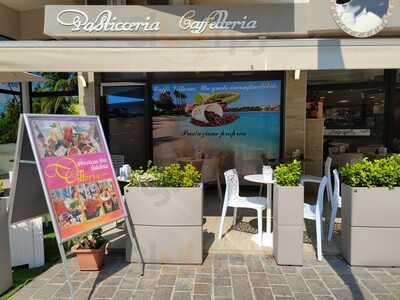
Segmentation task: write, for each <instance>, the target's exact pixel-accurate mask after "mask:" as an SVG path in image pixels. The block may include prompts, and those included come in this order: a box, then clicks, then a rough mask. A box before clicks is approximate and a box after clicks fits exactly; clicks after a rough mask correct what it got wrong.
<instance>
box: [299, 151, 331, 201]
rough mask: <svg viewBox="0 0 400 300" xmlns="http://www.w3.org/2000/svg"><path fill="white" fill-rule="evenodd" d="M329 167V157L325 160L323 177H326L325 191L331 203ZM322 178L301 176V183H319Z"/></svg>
mask: <svg viewBox="0 0 400 300" xmlns="http://www.w3.org/2000/svg"><path fill="white" fill-rule="evenodd" d="M331 165H332V158H330V157H329V156H328V157H327V158H326V161H325V167H324V176H326V178H327V180H328V182H327V185H326V190H327V194H328V201H329V202H331V201H332V178H331ZM321 180H322V177H320V176H312V175H303V176H301V183H302V184H304V183H306V182H310V183H321Z"/></svg>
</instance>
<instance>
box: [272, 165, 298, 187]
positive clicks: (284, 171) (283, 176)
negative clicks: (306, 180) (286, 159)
mask: <svg viewBox="0 0 400 300" xmlns="http://www.w3.org/2000/svg"><path fill="white" fill-rule="evenodd" d="M300 177H301V163H300V161H297V160H294V161H292V162H291V163H287V164H280V165H279V166H277V167H276V169H275V171H274V178H275V180H276V182H277V183H278V184H279V185H282V186H298V185H299V184H300Z"/></svg>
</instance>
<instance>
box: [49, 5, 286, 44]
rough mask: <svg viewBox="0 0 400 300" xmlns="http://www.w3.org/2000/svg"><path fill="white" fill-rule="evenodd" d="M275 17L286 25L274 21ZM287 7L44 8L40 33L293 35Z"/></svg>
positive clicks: (90, 35) (85, 35) (81, 35)
mask: <svg viewBox="0 0 400 300" xmlns="http://www.w3.org/2000/svg"><path fill="white" fill-rule="evenodd" d="M276 16H279V17H280V19H281V20H287V21H285V22H275V21H273V20H274V18H276ZM293 30H294V20H293V9H292V10H291V9H290V7H288V4H287V3H283V4H279V3H274V4H268V5H248V6H238V5H236V6H224V7H222V6H206V5H201V6H200V5H199V6H196V5H190V6H189V5H187V6H185V5H177V6H176V5H167V6H139V5H131V6H102V5H91V6H88V5H86V6H85V5H76V6H75V5H74V6H65V5H48V6H46V9H45V28H44V32H45V34H47V35H49V36H53V37H60V38H141V37H152V38H158V37H177V36H179V37H193V36H194V37H195V36H218V37H221V36H227V37H228V36H235V35H248V34H257V35H259V34H262V33H274V32H281V33H282V32H293Z"/></svg>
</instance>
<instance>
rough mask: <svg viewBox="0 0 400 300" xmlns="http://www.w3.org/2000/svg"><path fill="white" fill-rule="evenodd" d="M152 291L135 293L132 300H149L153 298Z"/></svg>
mask: <svg viewBox="0 0 400 300" xmlns="http://www.w3.org/2000/svg"><path fill="white" fill-rule="evenodd" d="M153 294H154V290H146V291H136V292H135V293H134V294H133V296H132V300H149V299H151V298H152V297H153Z"/></svg>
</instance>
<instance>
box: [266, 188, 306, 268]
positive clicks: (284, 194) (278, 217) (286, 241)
mask: <svg viewBox="0 0 400 300" xmlns="http://www.w3.org/2000/svg"><path fill="white" fill-rule="evenodd" d="M273 213H274V221H273V225H274V226H273V229H274V249H273V254H274V257H275V260H276V262H277V263H278V264H279V265H298V266H301V265H303V226H304V187H303V186H297V187H286V186H280V185H278V184H275V185H274V202H273Z"/></svg>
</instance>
